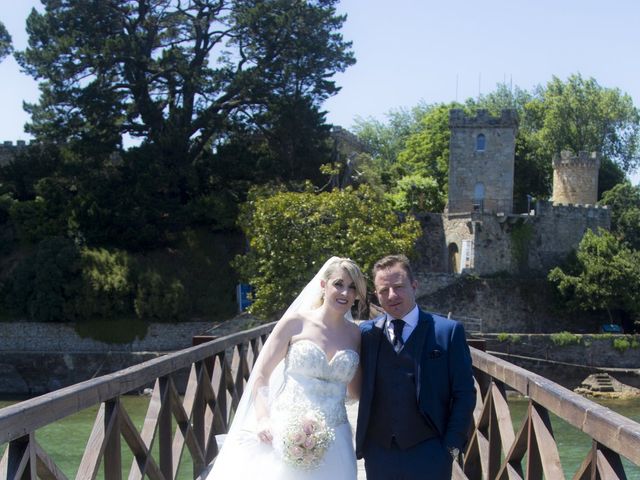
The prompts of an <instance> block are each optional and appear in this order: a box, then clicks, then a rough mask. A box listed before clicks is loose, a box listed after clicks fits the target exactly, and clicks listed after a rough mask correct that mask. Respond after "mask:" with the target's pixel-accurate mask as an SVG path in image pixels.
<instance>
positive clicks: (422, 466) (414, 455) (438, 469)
mask: <svg viewBox="0 0 640 480" xmlns="http://www.w3.org/2000/svg"><path fill="white" fill-rule="evenodd" d="M363 453H364V467H365V470H366V472H367V480H451V467H452V463H453V461H452V458H451V454H450V453H449V451H448V450H447V448H445V447H444V446H443V445H442V443H441V441H440V438H431V439H429V440H425V441H424V442H420V443H419V444H417V445H415V446H413V447H410V448H407V449H404V450H403V449H400V447H398V445H396V443H395V442H393V443H392V444H391V447H390V448H386V447H383V446H380V445H378V444H377V443H376V442H375V441H367V443H366V444H365V447H364V452H363Z"/></svg>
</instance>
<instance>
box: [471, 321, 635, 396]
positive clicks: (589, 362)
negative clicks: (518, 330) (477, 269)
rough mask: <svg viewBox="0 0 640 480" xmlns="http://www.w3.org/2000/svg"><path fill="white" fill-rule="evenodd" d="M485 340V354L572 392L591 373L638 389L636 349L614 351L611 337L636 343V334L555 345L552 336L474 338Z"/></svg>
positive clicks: (587, 337) (585, 337)
mask: <svg viewBox="0 0 640 480" xmlns="http://www.w3.org/2000/svg"><path fill="white" fill-rule="evenodd" d="M476 337H478V338H483V339H484V340H485V341H486V345H487V351H488V352H489V353H492V354H496V355H497V356H499V357H501V358H503V359H504V360H507V361H508V362H511V363H514V364H516V365H518V366H520V367H522V368H525V369H527V370H530V371H532V372H535V373H537V374H539V375H542V376H543V377H545V378H548V379H550V380H552V381H554V382H556V383H559V384H561V385H563V386H565V387H567V388H570V389H574V388H576V387H578V386H580V383H581V382H582V380H584V379H585V378H586V377H587V376H589V375H591V374H592V373H597V372H602V371H606V372H608V373H609V374H610V375H612V376H613V377H615V378H616V379H617V380H619V381H621V382H622V383H625V384H627V385H631V386H633V387H636V388H640V348H638V347H636V348H633V347H631V348H628V349H626V350H624V351H619V350H616V349H615V348H614V346H613V341H614V339H615V338H622V337H625V338H627V339H628V340H629V342H630V343H631V342H632V341H633V340H634V339H635V342H640V335H635V336H632V335H626V336H621V335H616V336H604V335H580V336H578V337H577V338H578V339H579V343H577V344H571V345H559V344H557V343H556V342H554V340H553V337H552V335H544V334H543V335H517V336H510V337H507V338H506V339H503V340H502V341H500V340H499V339H498V335H496V334H488V335H476Z"/></svg>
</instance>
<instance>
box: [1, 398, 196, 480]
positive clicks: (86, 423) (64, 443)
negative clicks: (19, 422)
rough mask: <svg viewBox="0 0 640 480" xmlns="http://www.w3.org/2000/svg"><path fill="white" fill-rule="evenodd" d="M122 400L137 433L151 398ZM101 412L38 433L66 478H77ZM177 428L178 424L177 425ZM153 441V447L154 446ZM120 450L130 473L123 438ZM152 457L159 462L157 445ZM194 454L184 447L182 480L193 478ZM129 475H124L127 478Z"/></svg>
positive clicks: (90, 411)
mask: <svg viewBox="0 0 640 480" xmlns="http://www.w3.org/2000/svg"><path fill="white" fill-rule="evenodd" d="M121 402H122V404H123V406H124V408H125V410H126V412H127V413H128V414H129V417H130V418H131V420H132V422H133V423H134V425H135V426H136V427H137V429H138V432H139V431H140V430H141V429H142V424H143V422H144V417H145V415H146V413H147V408H148V405H149V398H148V397H143V396H133V395H132V396H125V397H122V399H121ZM13 403H16V402H15V401H0V408H2V407H6V406H8V405H11V404H13ZM97 413H98V406H97V405H96V406H94V407H90V408H87V409H85V410H82V411H80V412H78V413H76V414H74V415H71V416H69V417H67V418H64V419H62V420H60V421H58V422H55V423H53V424H51V425H47V426H46V427H43V428H41V429H39V430H38V431H37V432H36V440H37V441H38V443H39V444H40V445H41V446H42V448H43V449H44V451H45V452H47V454H48V455H49V456H50V457H51V458H52V459H53V460H54V462H55V463H56V465H57V466H58V467H59V468H60V470H62V472H63V473H64V474H65V475H66V476H67V478H75V476H76V472H77V469H78V466H79V465H80V461H81V460H82V454H83V453H84V449H85V446H86V444H87V440H88V439H89V435H90V434H91V430H92V428H93V423H94V421H95V418H96V415H97ZM174 427H175V426H174ZM155 443H156V442H154V446H155ZM0 452H2V453H3V452H4V446H2V447H0ZM121 452H122V465H123V471H124V472H127V475H128V472H129V469H130V467H131V462H132V461H133V455H132V454H131V450H130V449H129V446H128V445H127V443H126V442H125V440H124V438H121ZM152 452H153V458H154V459H155V461H156V464H158V463H159V462H158V455H157V448H152ZM190 459H191V457H190V455H189V453H188V449H187V448H186V446H185V449H184V451H183V455H182V462H181V468H180V471H179V472H178V478H179V479H180V480H192V479H193V470H192V465H191V461H190ZM127 475H125V476H124V477H125V478H126V477H127ZM97 478H98V479H104V474H103V472H102V468H101V469H100V473H99V474H98V477H97Z"/></svg>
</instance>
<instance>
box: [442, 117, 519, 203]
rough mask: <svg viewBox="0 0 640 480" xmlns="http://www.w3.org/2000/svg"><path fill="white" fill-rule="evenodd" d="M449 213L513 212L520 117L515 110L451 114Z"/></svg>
mask: <svg viewBox="0 0 640 480" xmlns="http://www.w3.org/2000/svg"><path fill="white" fill-rule="evenodd" d="M449 126H450V128H451V143H450V149H449V200H448V205H447V211H448V212H449V213H467V212H472V211H483V212H495V213H498V212H502V213H505V214H508V213H511V211H512V210H513V171H514V158H515V138H516V131H517V128H518V120H517V118H516V112H515V111H514V110H503V111H502V114H501V116H500V117H492V116H491V115H489V113H488V112H487V111H486V110H478V112H477V114H476V116H475V117H469V116H467V115H465V113H464V111H462V110H451V112H450V114H449Z"/></svg>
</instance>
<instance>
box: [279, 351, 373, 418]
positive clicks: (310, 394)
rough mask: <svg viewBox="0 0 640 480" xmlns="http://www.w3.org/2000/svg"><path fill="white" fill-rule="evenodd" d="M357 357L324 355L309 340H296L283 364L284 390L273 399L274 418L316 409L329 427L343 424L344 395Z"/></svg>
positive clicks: (339, 353) (352, 354)
mask: <svg viewBox="0 0 640 480" xmlns="http://www.w3.org/2000/svg"><path fill="white" fill-rule="evenodd" d="M359 360H360V357H359V356H358V353H357V352H355V351H353V350H338V351H337V352H336V353H335V355H334V356H333V358H331V359H330V360H329V359H327V356H326V354H325V352H324V350H322V348H320V347H319V346H318V345H317V344H315V343H314V342H312V341H311V340H298V341H296V342H294V343H292V344H291V345H290V346H289V351H288V352H287V356H286V358H285V365H284V368H285V370H284V387H283V390H282V392H281V393H280V395H278V397H277V398H276V399H275V401H274V404H273V408H274V410H275V412H274V413H276V416H277V415H278V414H280V415H286V414H287V412H290V411H292V410H300V408H312V409H314V410H319V411H320V412H322V414H323V415H324V417H325V421H326V422H327V424H328V425H329V426H332V427H333V426H337V425H340V424H342V423H345V422H347V412H346V408H345V403H344V402H345V396H346V393H347V384H348V383H349V382H350V381H351V379H352V378H353V376H354V374H355V372H356V369H357V368H358V362H359Z"/></svg>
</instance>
